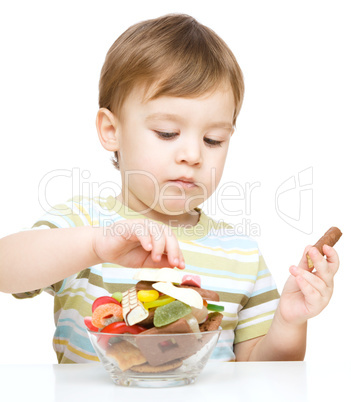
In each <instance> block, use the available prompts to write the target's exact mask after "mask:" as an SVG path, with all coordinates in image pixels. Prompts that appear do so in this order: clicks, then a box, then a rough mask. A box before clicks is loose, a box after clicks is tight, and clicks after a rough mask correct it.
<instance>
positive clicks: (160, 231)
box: [147, 221, 166, 261]
mask: <svg viewBox="0 0 351 402" xmlns="http://www.w3.org/2000/svg"><path fill="white" fill-rule="evenodd" d="M147 224H148V226H149V229H150V233H151V241H152V259H153V260H154V261H161V259H162V255H163V253H164V251H165V245H166V239H165V235H164V230H165V225H160V224H158V223H156V222H151V221H149V222H148V223H147Z"/></svg>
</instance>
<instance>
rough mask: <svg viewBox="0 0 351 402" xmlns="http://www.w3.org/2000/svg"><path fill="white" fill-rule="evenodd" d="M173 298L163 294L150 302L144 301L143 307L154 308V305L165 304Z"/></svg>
mask: <svg viewBox="0 0 351 402" xmlns="http://www.w3.org/2000/svg"><path fill="white" fill-rule="evenodd" d="M174 300H175V298H174V297H170V296H167V295H163V296H160V297H159V298H158V299H157V300H154V301H152V302H147V303H144V307H145V308H146V309H150V308H154V307H160V306H164V305H166V304H169V303H171V302H173V301H174Z"/></svg>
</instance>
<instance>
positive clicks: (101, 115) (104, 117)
mask: <svg viewBox="0 0 351 402" xmlns="http://www.w3.org/2000/svg"><path fill="white" fill-rule="evenodd" d="M117 128H118V121H117V118H116V116H115V115H114V114H113V113H112V112H110V111H109V110H108V109H106V108H101V109H99V111H98V113H97V116H96V129H97V132H98V135H99V140H100V142H101V145H102V146H103V147H104V148H105V149H106V150H107V151H113V152H115V151H118V149H119V141H118V136H117V133H118V131H117Z"/></svg>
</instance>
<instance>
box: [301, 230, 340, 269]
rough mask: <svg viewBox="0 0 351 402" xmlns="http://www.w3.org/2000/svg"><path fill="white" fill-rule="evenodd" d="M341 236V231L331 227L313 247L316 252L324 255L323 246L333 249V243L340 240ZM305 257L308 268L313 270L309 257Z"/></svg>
mask: <svg viewBox="0 0 351 402" xmlns="http://www.w3.org/2000/svg"><path fill="white" fill-rule="evenodd" d="M341 236H342V233H341V230H340V229H339V228H337V227H335V226H333V227H331V228H330V229H329V230H328V231H327V232H325V233H324V235H323V236H322V237H321V238H320V239H319V240H318V241H317V243H316V244H315V245H314V246H313V247H316V248H317V250H318V251H319V252H320V253H321V254H322V255H324V253H323V246H324V244H326V245H328V246H330V247H333V246H334V245H335V243H336V242H337V241H338V240H339V239H340V237H341ZM306 257H307V262H308V268H313V262H312V260H311V258H310V256H309V255H308V253H307V255H306Z"/></svg>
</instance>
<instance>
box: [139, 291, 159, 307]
mask: <svg viewBox="0 0 351 402" xmlns="http://www.w3.org/2000/svg"><path fill="white" fill-rule="evenodd" d="M159 296H160V294H159V293H158V291H157V290H139V292H138V299H139V300H140V301H141V302H146V303H147V302H152V301H155V300H157V299H158V298H159ZM144 307H145V306H144Z"/></svg>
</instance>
